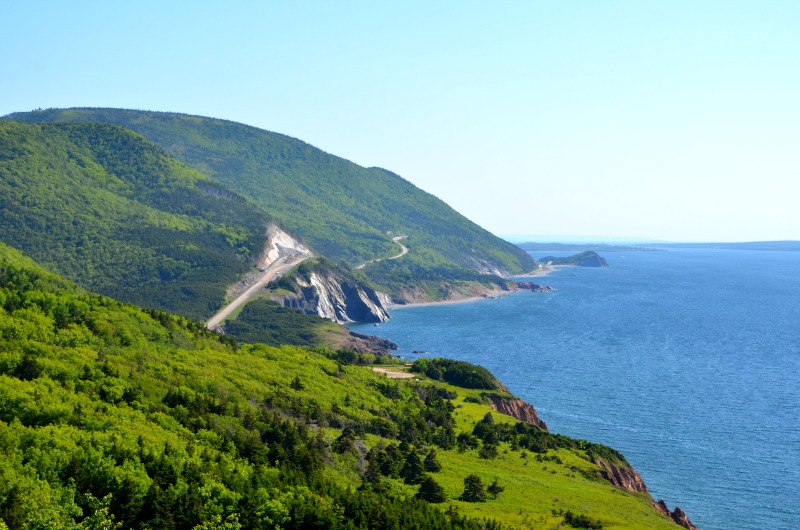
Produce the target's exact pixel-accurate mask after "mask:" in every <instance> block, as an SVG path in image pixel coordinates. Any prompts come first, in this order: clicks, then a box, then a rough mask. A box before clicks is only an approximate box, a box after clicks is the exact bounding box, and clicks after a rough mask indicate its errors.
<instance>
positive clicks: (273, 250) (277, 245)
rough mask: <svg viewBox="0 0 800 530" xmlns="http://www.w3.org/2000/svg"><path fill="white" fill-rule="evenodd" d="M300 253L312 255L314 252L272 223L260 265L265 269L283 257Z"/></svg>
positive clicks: (268, 230)
mask: <svg viewBox="0 0 800 530" xmlns="http://www.w3.org/2000/svg"><path fill="white" fill-rule="evenodd" d="M298 254H303V255H307V256H311V255H312V252H311V251H310V250H309V249H308V248H307V247H306V246H304V245H303V244H302V243H300V242H299V241H297V240H295V239H294V238H293V237H292V236H290V235H289V234H287V233H286V232H284V231H283V230H281V229H280V228H278V227H277V226H276V225H271V226H270V227H269V228H268V229H267V244H266V246H265V247H264V250H263V252H262V253H261V259H259V262H258V266H259V268H261V269H265V268H267V267H269V266H270V265H271V264H272V263H274V262H275V261H277V260H278V259H280V258H282V257H286V256H293V255H298Z"/></svg>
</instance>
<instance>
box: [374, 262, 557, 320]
mask: <svg viewBox="0 0 800 530" xmlns="http://www.w3.org/2000/svg"><path fill="white" fill-rule="evenodd" d="M567 266H569V265H542V267H541V268H539V269H536V270H533V271H530V272H526V273H524V274H520V275H514V276H505V277H504V279H506V280H511V281H514V280H513V279H512V278H520V279H525V278H542V277H545V276H547V275H549V274H550V273H551V272H554V271H557V270H558V269H560V268H561V267H567ZM522 291H526V289H519V288H516V289H509V290H508V291H503V290H494V291H489V292H487V293H486V294H484V295H480V296H468V297H465V298H455V299H453V298H450V299H447V300H436V301H431V302H411V303H407V304H392V306H391V307H389V308H388V309H389V310H390V311H394V310H396V309H404V308H410V307H428V306H437V305H451V304H469V303H472V302H479V301H481V300H496V299H498V298H500V297H502V296H506V295H509V294H513V293H518V292H522Z"/></svg>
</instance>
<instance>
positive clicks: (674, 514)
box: [650, 500, 697, 530]
mask: <svg viewBox="0 0 800 530" xmlns="http://www.w3.org/2000/svg"><path fill="white" fill-rule="evenodd" d="M650 504H651V505H652V506H653V508H655V509H656V510H658V511H659V512H661V513H662V514H664V516H665V517H667V518H668V519H672V520H673V521H675V523H676V524H678V525H680V526H682V527H684V528H686V529H688V530H697V527H696V526H695V525H694V524H693V523H692V522H691V521H690V520H689V518H688V517H687V516H686V512H684V511H683V510H681V508H680V506H676V507H675V509H674V510H672V511H671V512H670V511H669V508H668V507H667V503H666V502H664V501H663V500H659V501H658V502H652V501H651V502H650Z"/></svg>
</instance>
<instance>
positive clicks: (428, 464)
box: [423, 449, 442, 473]
mask: <svg viewBox="0 0 800 530" xmlns="http://www.w3.org/2000/svg"><path fill="white" fill-rule="evenodd" d="M423 464H424V466H425V471H429V472H431V473H436V472H437V471H441V470H442V464H440V463H439V460H438V459H437V458H436V449H431V450H430V451H428V454H427V455H425V461H424V462H423Z"/></svg>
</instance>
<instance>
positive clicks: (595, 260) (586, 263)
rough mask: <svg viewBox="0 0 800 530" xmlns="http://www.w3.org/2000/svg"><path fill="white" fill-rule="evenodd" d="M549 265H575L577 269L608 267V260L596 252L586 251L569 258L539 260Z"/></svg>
mask: <svg viewBox="0 0 800 530" xmlns="http://www.w3.org/2000/svg"><path fill="white" fill-rule="evenodd" d="M539 261H540V262H542V263H547V264H549V265H574V266H576V267H608V262H607V261H606V259H605V258H604V257H603V256H601V255H600V254H598V253H597V252H595V251H594V250H586V251H584V252H581V253H579V254H574V255H572V256H567V257H563V258H562V257H557V256H544V257H543V258H540V259H539Z"/></svg>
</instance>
